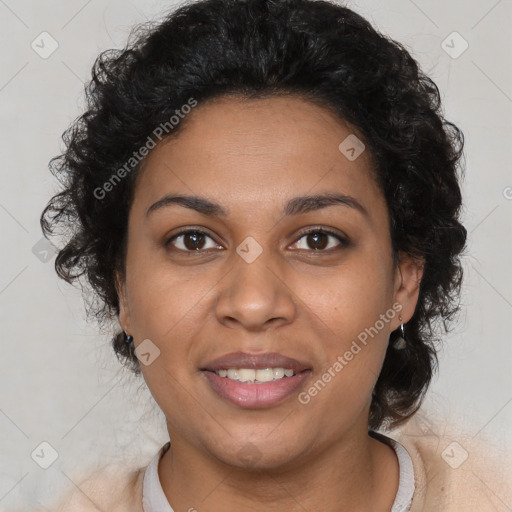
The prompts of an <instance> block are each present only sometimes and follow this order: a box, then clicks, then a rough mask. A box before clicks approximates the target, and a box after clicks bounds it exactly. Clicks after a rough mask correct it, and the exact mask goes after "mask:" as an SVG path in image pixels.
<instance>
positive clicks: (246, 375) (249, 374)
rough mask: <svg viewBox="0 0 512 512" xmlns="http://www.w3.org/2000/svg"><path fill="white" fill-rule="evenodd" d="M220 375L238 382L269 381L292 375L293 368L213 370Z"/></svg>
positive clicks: (293, 372)
mask: <svg viewBox="0 0 512 512" xmlns="http://www.w3.org/2000/svg"><path fill="white" fill-rule="evenodd" d="M215 373H216V374H217V375H220V376H221V377H227V378H228V379H232V380H238V381H240V382H254V381H257V382H270V381H272V380H277V379H282V378H283V377H284V376H286V377H292V376H293V375H294V374H295V371H294V370H291V369H289V368H262V369H259V370H255V369H252V368H229V369H226V370H218V371H216V372H215Z"/></svg>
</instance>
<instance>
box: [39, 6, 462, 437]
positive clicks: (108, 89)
mask: <svg viewBox="0 0 512 512" xmlns="http://www.w3.org/2000/svg"><path fill="white" fill-rule="evenodd" d="M283 93H285V94H299V95H301V96H303V97H306V98H310V99H311V100H312V101H316V102H319V103H321V104H323V105H326V106H327V107H328V108H330V110H331V111H332V112H334V113H335V114H336V115H337V116H339V117H340V118H342V119H344V120H346V121H348V122H349V123H351V124H352V125H353V126H355V127H356V128H357V129H358V130H359V132H360V133H361V134H362V136H363V137H364V143H365V144H366V145H367V147H368V148H369V149H370V152H371V154H372V156H373V157H374V161H375V162H377V176H376V179H377V181H378V184H379V186H380V188H381V190H382V192H383V194H384V196H385V199H386V202H387V206H388V210H389V216H390V230H391V233H390V235H391V241H392V250H393V256H394V258H395V262H396V261H398V260H397V255H398V252H399V251H404V252H405V253H407V254H410V255H412V256H414V257H418V258H423V259H424V261H425V265H424V273H423V278H422V281H421V285H420V293H419V298H418V303H417V306H416V310H415V312H414V315H413V317H412V318H411V320H410V321H409V322H408V323H407V325H406V326H405V335H406V338H407V341H408V342H407V346H406V348H405V350H398V348H397V347H396V344H395V342H396V340H397V339H398V336H399V331H398V330H396V331H394V332H393V333H392V334H391V337H390V343H389V347H388V350H387V353H386V357H385V360H384V364H383V367H382V371H381V374H380V376H379V378H378V380H377V383H376V386H375V388H374V391H373V397H372V403H371V407H370V418H369V427H370V428H371V429H374V430H375V429H378V428H379V427H380V426H382V425H383V424H384V423H387V424H388V426H390V427H391V428H393V427H395V426H397V425H399V424H400V423H402V422H403V421H405V420H406V419H407V418H408V417H410V416H412V415H413V414H414V413H415V412H416V410H417V409H418V408H419V406H420V405H421V401H422V400H423V396H424V394H425V392H426V390H427V388H428V386H429V383H430V381H431V378H432V375H433V372H434V371H435V370H436V369H437V364H438V361H437V348H436V342H437V341H439V339H438V336H437V334H436V332H437V325H438V324H439V325H442V326H443V327H444V330H445V332H447V331H448V326H447V322H448V321H450V320H452V319H453V317H454V315H455V313H456V312H457V311H458V310H459V308H460V306H459V303H458V298H459V296H460V287H461V282H462V266H461V262H460V254H461V253H462V251H463V249H464V248H465V243H466V235H467V233H466V230H465V228H464V227H463V226H462V225H461V224H460V222H459V219H458V217H459V213H460V209H461V191H460V188H459V182H458V176H457V171H458V170H460V171H461V173H462V172H463V169H461V166H460V165H459V164H460V160H461V156H462V152H463V146H464V137H463V134H462V132H461V131H460V130H459V129H458V128H457V127H456V126H455V125H454V124H453V123H450V122H448V121H446V120H445V119H444V117H443V114H442V112H441V101H440V95H439V91H438V88H437V86H436V85H435V83H434V82H433V81H432V80H431V79H430V78H428V77H427V76H425V75H424V74H423V73H422V72H421V71H420V69H419V66H418V64H417V63H416V61H415V60H414V59H413V58H412V57H411V55H410V54H409V53H408V52H407V50H406V49H405V48H404V47H403V46H402V45H401V44H400V43H397V42H395V41H393V40H391V39H389V38H388V37H386V36H384V35H382V34H380V33H379V32H377V31H376V30H375V29H374V28H373V27H372V26H371V25H370V24H369V23H368V22H367V21H366V20H365V19H364V18H362V17H361V16H359V15H358V14H356V13H355V12H353V11H351V10H350V9H348V8H345V7H342V6H339V5H336V4H333V3H331V2H327V1H315V0H245V1H241V0H201V1H197V2H194V3H190V4H187V5H184V6H181V7H180V8H179V9H177V10H176V11H174V12H172V13H170V14H169V15H168V16H167V18H166V19H165V20H164V21H163V22H161V23H159V24H157V25H151V26H149V27H147V26H145V27H144V26H143V27H142V28H140V29H139V31H138V32H137V33H136V37H135V38H134V39H133V41H131V42H129V43H128V44H127V46H126V47H125V48H124V49H122V50H109V51H105V52H103V53H102V54H100V56H99V57H98V58H97V60H96V62H95V65H94V67H93V70H92V80H91V81H90V82H89V84H88V85H87V88H86V95H87V100H88V107H87V110H86V112H85V113H84V114H83V115H82V116H81V117H80V118H79V119H77V120H76V121H75V123H74V124H73V125H72V126H71V127H70V128H69V129H68V130H67V131H66V132H65V134H64V136H63V139H64V142H65V143H66V150H65V152H64V153H63V154H62V155H60V156H58V157H55V158H54V159H52V161H51V163H50V168H51V170H52V172H53V173H54V174H55V175H57V176H58V178H59V180H60V181H61V182H62V183H63V185H64V188H63V190H62V191H61V192H60V193H58V194H56V195H55V196H54V197H53V198H52V199H51V200H50V202H49V203H48V205H47V206H46V208H45V210H44V211H43V213H42V215H41V226H42V229H43V233H44V234H45V236H47V237H48V235H52V234H55V233H56V232H57V228H58V226H60V225H62V226H63V227H64V230H65V232H66V233H67V234H68V235H69V237H68V239H67V241H66V244H65V245H64V247H63V248H62V249H61V250H60V252H59V253H58V255H57V258H56V261H55V268H56V271H57V273H58V275H59V276H60V277H62V278H63V279H65V280H66V281H68V282H70V283H71V282H72V281H74V280H75V279H78V278H79V277H80V276H82V275H83V276H85V277H86V279H87V282H88V284H89V285H90V286H92V289H93V291H94V293H95V296H96V297H97V301H96V305H95V306H94V307H92V308H91V311H92V312H93V313H94V315H95V316H96V318H97V319H98V320H99V321H100V322H101V321H103V320H107V319H108V320H111V319H112V318H113V317H115V316H117V315H118V314H119V302H118V294H117V289H116V282H115V277H114V276H115V273H116V272H120V273H121V275H124V268H125V266H124V263H125V252H126V238H127V223H128V212H129V208H130V205H131V202H132V200H133V194H134V182H135V178H136V176H137V170H138V168H139V166H140V164H137V165H135V166H134V167H133V170H132V171H131V172H130V173H128V176H126V177H125V178H124V179H123V180H121V181H120V183H119V184H117V186H115V187H114V188H113V190H112V191H110V192H109V193H108V195H106V196H105V197H103V198H101V199H98V197H97V195H98V194H97V193H95V191H96V190H98V187H101V186H102V185H103V184H104V183H106V182H107V181H109V180H110V179H111V178H112V176H113V175H114V174H115V173H116V172H117V171H118V170H119V169H120V168H121V166H123V164H124V163H125V162H127V161H128V160H129V159H130V157H131V155H132V154H133V152H134V151H136V150H137V149H138V148H140V147H141V146H142V145H143V144H144V143H145V141H146V140H147V137H148V135H149V134H151V133H152V132H153V130H154V129H155V127H156V126H158V125H160V124H161V123H163V122H166V121H168V120H169V118H170V117H171V116H172V115H173V114H174V113H175V112H176V110H177V109H179V108H180V107H181V106H182V105H183V104H185V103H186V102H187V100H188V99H189V98H191V97H193V98H196V99H197V101H198V102H199V103H201V102H202V101H205V100H207V99H210V98H216V97H220V96H221V95H226V94H238V95H242V96H243V97H246V98H254V97H259V96H263V95H267V96H268V95H272V94H283ZM185 121H186V120H185ZM184 125H186V122H185V123H180V124H179V125H178V126H177V127H176V128H175V129H174V130H173V133H177V132H178V131H179V130H182V129H183V126H184ZM113 348H114V350H115V352H116V354H117V355H118V357H120V358H121V359H122V360H123V362H125V363H127V364H128V365H130V367H131V368H132V370H133V371H134V372H135V373H136V374H140V367H139V364H138V361H137V358H136V356H135V354H134V353H133V350H130V348H129V346H128V345H126V344H125V343H124V340H123V333H122V331H121V332H119V333H118V334H116V335H115V336H114V338H113Z"/></svg>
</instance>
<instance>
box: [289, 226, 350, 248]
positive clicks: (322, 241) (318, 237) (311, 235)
mask: <svg viewBox="0 0 512 512" xmlns="http://www.w3.org/2000/svg"><path fill="white" fill-rule="evenodd" d="M302 239H305V243H304V244H303V245H304V246H303V247H298V248H299V249H306V250H307V249H312V250H313V251H320V252H329V251H330V250H331V249H334V250H335V249H336V248H340V247H348V245H349V242H348V240H347V239H345V238H344V237H342V236H341V235H339V234H337V233H333V232H331V231H326V230H323V229H313V230H310V231H307V232H305V233H302V236H301V237H300V238H299V241H300V240H302ZM329 239H331V241H330V240H329ZM332 239H334V240H337V241H338V242H339V243H338V244H336V243H334V246H333V241H332ZM298 243H299V242H296V244H298Z"/></svg>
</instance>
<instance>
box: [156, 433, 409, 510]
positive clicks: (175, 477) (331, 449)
mask: <svg viewBox="0 0 512 512" xmlns="http://www.w3.org/2000/svg"><path fill="white" fill-rule="evenodd" d="M170 437H171V439H172V441H171V447H170V448H169V450H168V451H167V452H166V453H165V454H164V456H163V457H162V459H161V460H160V464H159V477H160V482H161V484H162V488H163V491H164V493H165V495H166V496H167V499H168V501H169V503H170V504H171V506H172V507H173V508H174V509H175V510H187V511H191V512H193V511H194V510H197V511H201V512H221V511H222V512H235V511H236V512H238V511H239V510H244V511H247V512H263V511H264V512H277V511H279V512H281V511H282V510H287V511H289V512H304V510H340V511H341V510H357V511H360V512H367V511H368V512H370V511H371V512H389V510H390V509H391V507H392V504H393V502H394V499H395V496H396V493H397V490H398V480H399V471H398V460H397V458H396V455H395V452H394V450H393V449H392V448H391V447H390V446H388V445H386V444H384V443H382V442H380V441H378V440H375V439H373V438H371V437H370V436H368V434H367V432H366V430H364V431H363V432H361V431H360V430H359V431H357V432H356V431H354V432H349V433H347V434H345V435H344V436H343V437H342V438H340V439H339V440H337V442H335V443H334V444H330V445H329V446H328V447H327V448H326V449H323V450H319V449H317V450H316V451H310V452H309V453H308V454H307V455H301V456H299V457H297V459H296V460H294V461H293V462H290V463H288V464H287V465H286V466H279V467H272V468H271V469H269V468H264V469H261V468H259V469H254V468H253V469H251V468H239V467H235V466H232V465H229V464H226V463H224V462H222V461H220V460H219V459H217V458H214V457H212V456H211V455H209V454H206V453H205V452H204V451H200V450H198V449H197V448H196V447H194V446H192V445H190V444H188V443H187V442H186V440H185V439H183V438H179V436H177V434H176V433H175V432H174V433H172V435H171V436H170ZM198 468H200V469H198Z"/></svg>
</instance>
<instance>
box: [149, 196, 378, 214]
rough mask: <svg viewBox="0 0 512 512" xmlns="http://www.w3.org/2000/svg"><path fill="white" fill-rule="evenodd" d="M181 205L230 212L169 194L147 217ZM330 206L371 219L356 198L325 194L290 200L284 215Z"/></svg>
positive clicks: (203, 211) (197, 199)
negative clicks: (352, 210)
mask: <svg viewBox="0 0 512 512" xmlns="http://www.w3.org/2000/svg"><path fill="white" fill-rule="evenodd" d="M171 205H179V206H182V207H184V208H189V209H191V210H194V211H197V212H199V213H201V214H203V215H206V216H208V217H223V218H225V217H228V216H229V210H226V209H225V208H223V207H222V206H221V205H220V204H217V203H214V202H212V201H210V200H208V199H206V198H204V197H199V196H185V195H173V194H168V195H166V196H164V197H162V198H161V199H159V200H158V201H157V202H156V203H154V204H152V205H151V206H150V207H149V208H148V209H147V211H146V216H147V215H149V214H150V213H152V212H154V211H156V210H159V209H161V208H163V207H165V206H171ZM329 206H346V207H349V208H353V209H355V210H356V211H358V212H359V213H361V214H363V215H364V216H366V217H369V214H368V211H367V210H366V208H365V207H364V206H363V205H362V204H361V203H360V202H359V201H357V199H355V198H354V197H351V196H349V195H346V194H339V193H325V194H318V195H306V196H299V197H294V198H293V199H290V200H289V201H288V202H287V203H286V205H285V206H284V208H283V215H284V216H287V217H291V216H296V215H301V214H304V213H307V212H311V211H316V210H321V209H323V208H327V207H329Z"/></svg>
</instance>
